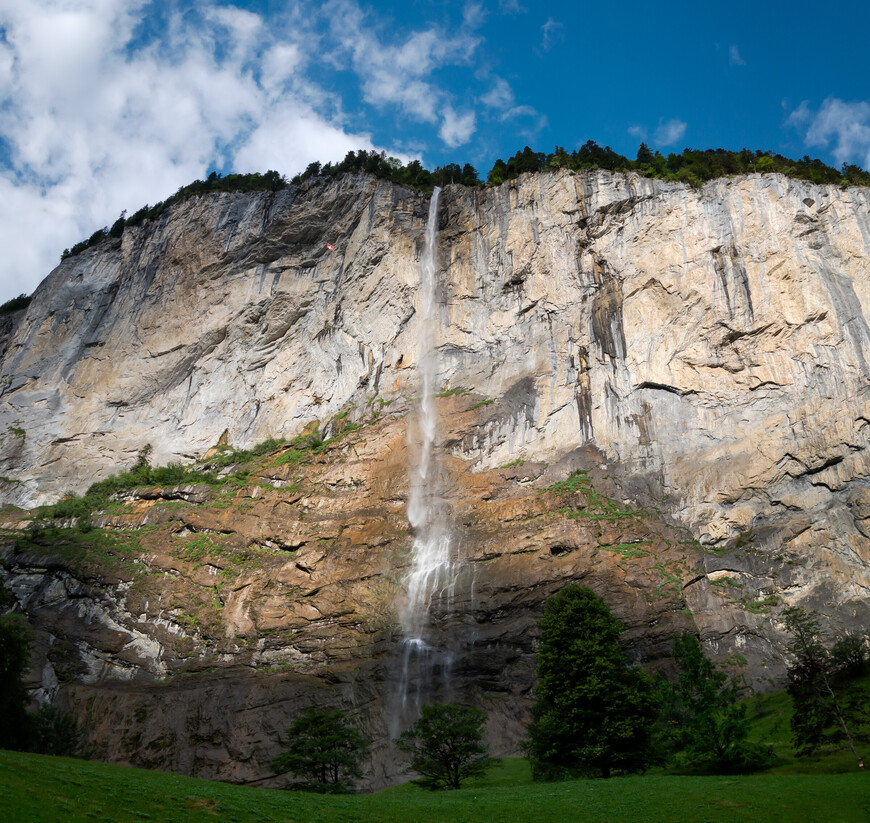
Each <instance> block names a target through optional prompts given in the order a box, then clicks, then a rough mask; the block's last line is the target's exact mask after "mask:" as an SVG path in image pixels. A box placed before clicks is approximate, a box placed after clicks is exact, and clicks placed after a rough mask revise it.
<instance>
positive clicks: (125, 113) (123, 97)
mask: <svg viewBox="0 0 870 823" xmlns="http://www.w3.org/2000/svg"><path fill="white" fill-rule="evenodd" d="M148 6H149V4H148V3H147V2H146V0H79V2H76V3H58V2H56V0H30V1H29V2H28V3H20V2H11V0H0V29H2V31H3V32H4V34H5V38H3V39H0V141H2V142H0V146H2V149H3V151H2V152H0V244H2V247H3V248H4V249H7V250H13V249H14V253H13V252H11V251H8V252H7V254H5V255H4V258H3V259H2V260H0V296H2V295H5V296H11V295H13V294H17V293H19V292H30V291H32V289H33V288H34V287H35V285H36V284H37V283H38V282H39V281H40V280H41V279H42V277H44V276H45V275H46V274H47V273H48V271H50V269H51V268H52V267H53V266H54V265H55V264H56V263H57V259H58V254H59V252H60V250H61V249H62V248H63V247H64V246H71V245H72V244H73V243H75V242H77V241H78V240H80V239H82V238H83V237H86V236H88V235H90V234H91V232H93V230H94V229H95V228H97V227H98V226H100V225H103V224H105V223H110V222H112V221H113V220H114V219H115V217H117V215H118V214H119V213H120V212H121V210H122V209H125V208H130V209H134V208H138V207H139V206H141V205H144V204H145V203H154V202H156V201H157V200H160V199H162V198H164V197H166V196H167V195H168V194H170V193H171V192H173V191H174V190H175V189H177V188H178V187H179V186H180V185H183V184H185V183H188V182H190V181H191V180H193V179H195V178H197V177H202V176H204V174H205V173H206V172H207V171H208V169H209V168H215V167H217V168H220V167H223V166H225V165H228V166H231V167H233V168H238V169H240V170H245V171H248V170H251V171H255V170H256V171H265V170H266V169H267V168H276V169H278V170H279V171H281V172H285V173H288V174H293V173H295V172H296V171H299V170H300V169H302V168H304V167H305V166H306V165H307V164H308V163H310V162H311V161H313V160H332V159H340V158H341V157H343V156H344V154H345V153H346V152H347V151H349V150H351V149H356V148H360V147H364V148H374V147H373V145H372V140H371V137H370V135H369V134H367V133H365V132H355V131H353V130H352V129H349V128H347V124H346V123H345V122H344V120H343V118H342V116H341V112H340V110H339V109H340V107H339V106H336V105H334V104H331V103H325V104H324V103H322V102H321V101H323V100H324V99H326V100H328V99H329V95H325V94H324V93H323V92H322V90H321V89H320V88H319V87H318V86H317V84H316V83H315V82H313V81H312V80H311V79H310V77H309V76H307V73H308V72H307V70H308V68H309V67H308V66H306V58H305V55H306V54H308V53H310V47H311V44H312V42H313V41H314V40H315V39H316V34H315V33H313V32H312V31H311V30H310V29H307V28H306V26H305V21H304V20H303V19H300V18H298V17H297V19H293V20H292V21H290V22H292V25H290V26H288V27H287V29H286V30H284V31H281V30H277V31H276V30H275V29H274V28H273V27H272V26H266V25H265V24H264V20H263V18H262V17H260V16H259V15H257V14H254V13H252V12H250V11H246V10H244V9H240V8H235V7H231V6H225V5H217V4H215V5H210V4H199V5H198V6H197V7H196V11H195V12H192V11H191V10H190V9H188V10H187V11H186V12H185V13H182V12H181V11H178V10H175V11H173V8H174V7H170V8H169V10H168V11H167V14H168V25H167V26H166V27H165V30H162V31H161V36H160V38H159V39H157V38H153V37H152V38H150V39H149V38H148V37H147V35H144V36H143V34H142V23H143V20H144V17H143V15H145V13H146V12H148V11H149V9H148V8H147V7H148ZM306 47H307V48H306ZM426 48H427V49H428V50H429V52H430V53H433V54H434V53H437V51H438V49H437V48H436V47H435V46H431V47H430V46H427V47H426ZM405 59H406V60H408V61H411V60H413V56H412V55H410V54H406V55H405ZM459 120H460V121H461V118H459ZM464 127H465V128H466V129H467V124H466V125H465V126H464ZM462 128H463V124H462V122H457V123H456V124H454V125H453V127H452V128H451V129H450V130H449V136H450V139H451V140H456V139H458V137H459V136H460V135H461V133H462ZM23 238H24V239H26V242H22V239H23ZM2 299H5V297H3V298H2Z"/></svg>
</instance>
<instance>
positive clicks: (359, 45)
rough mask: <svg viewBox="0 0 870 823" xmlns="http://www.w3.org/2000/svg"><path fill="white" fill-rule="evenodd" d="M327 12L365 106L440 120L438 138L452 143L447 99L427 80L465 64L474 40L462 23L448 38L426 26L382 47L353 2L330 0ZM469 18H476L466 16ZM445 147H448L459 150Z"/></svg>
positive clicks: (476, 16) (467, 27)
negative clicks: (440, 70)
mask: <svg viewBox="0 0 870 823" xmlns="http://www.w3.org/2000/svg"><path fill="white" fill-rule="evenodd" d="M469 8H471V9H473V8H474V6H471V7H466V11H467V10H468V9H469ZM327 13H328V15H329V17H330V20H331V30H332V33H333V35H334V36H335V38H336V40H337V41H338V43H339V44H340V46H341V47H342V48H343V49H344V51H345V52H346V53H347V54H348V55H349V56H350V60H351V63H352V64H353V67H354V70H355V71H356V73H357V75H358V76H359V78H360V81H361V83H362V90H363V97H364V99H365V100H366V101H367V102H369V103H372V104H373V105H375V106H388V105H394V106H398V107H399V109H400V110H401V111H402V112H403V113H404V114H406V115H408V116H410V117H411V118H413V119H414V120H416V121H419V122H423V123H437V122H438V121H439V120H441V121H442V126H441V129H440V130H439V133H442V134H448V135H451V139H454V137H455V134H456V132H455V125H456V124H455V122H454V120H451V121H450V122H448V113H447V112H448V111H449V100H448V97H447V95H446V94H445V92H444V91H442V90H441V89H440V88H439V87H438V86H437V85H435V84H434V83H433V82H431V80H430V77H431V76H432V74H433V72H434V71H435V70H436V69H438V68H440V67H442V66H448V65H465V64H468V63H469V62H470V61H471V57H472V54H473V53H474V50H475V49H476V47H477V45H478V43H479V42H480V40H479V38H478V37H476V36H475V35H474V34H473V33H472V31H471V28H470V27H469V26H468V25H467V24H465V23H464V24H463V25H462V26H461V27H460V28H459V29H458V30H456V31H455V32H453V33H452V34H450V35H448V34H447V33H446V32H444V31H442V30H441V29H439V28H437V27H430V28H427V29H423V30H422V31H415V32H411V33H410V34H409V35H408V36H407V37H406V38H405V39H404V40H399V41H398V42H396V43H386V42H384V41H383V38H382V37H381V36H380V34H379V32H378V30H377V28H376V27H375V26H374V25H369V24H368V22H367V17H366V14H365V13H364V12H363V10H362V9H361V8H360V6H359V5H358V3H357V2H356V1H355V0H333V2H331V3H330V4H329V5H328V7H327ZM471 17H472V18H478V17H479V15H477V14H475V13H474V12H472V13H471ZM472 22H476V20H475V19H473V20H472ZM450 116H451V117H454V116H453V115H450ZM465 121H466V122H471V124H472V125H473V122H474V121H473V118H472V119H471V121H468V118H467V116H466V117H465ZM442 139H443V138H442ZM445 142H447V143H448V145H450V146H454V145H459V144H458V143H450V142H448V141H447V140H445ZM463 142H464V141H463Z"/></svg>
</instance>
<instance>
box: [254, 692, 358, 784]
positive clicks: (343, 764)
mask: <svg viewBox="0 0 870 823" xmlns="http://www.w3.org/2000/svg"><path fill="white" fill-rule="evenodd" d="M287 736H288V738H289V743H288V745H287V748H286V749H285V750H284V751H283V752H282V753H281V754H279V755H278V756H277V757H276V758H275V759H274V760H273V761H272V762H271V764H270V768H271V769H272V771H273V772H274V773H275V774H285V773H287V772H289V773H291V774H294V775H296V776H297V777H300V778H302V780H301V781H299V782H296V783H294V784H292V786H291V788H294V789H304V790H307V791H315V792H324V793H327V792H329V793H339V792H346V791H348V789H349V788H350V787H351V786H352V784H353V782H354V780H355V779H356V778H358V777H361V776H362V771H361V768H360V761H361V760H362V759H363V758H364V757H365V756H366V755H367V754H368V750H369V746H370V743H369V741H368V740H367V739H366V738H365V737H363V736H362V735H361V734H360V733H359V732H358V731H357V730H356V729H355V728H354V727H353V726H352V725H351V724H350V722H349V721H348V719H347V717H346V715H345V713H344V712H343V711H341V710H340V709H325V710H324V709H314V708H307V709H305V710H304V711H303V712H302V714H300V715H299V717H297V718H296V720H294V721H293V723H292V724H291V725H290V727H289V728H288V729H287Z"/></svg>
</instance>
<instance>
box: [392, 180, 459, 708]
mask: <svg viewBox="0 0 870 823" xmlns="http://www.w3.org/2000/svg"><path fill="white" fill-rule="evenodd" d="M440 193H441V190H440V189H438V188H436V189H435V190H434V191H433V192H432V199H431V201H430V203H429V219H428V222H427V224H426V237H425V242H426V245H425V248H424V250H423V254H422V256H421V259H420V317H419V322H418V330H419V345H420V357H419V361H418V363H419V365H418V369H419V372H420V379H421V384H422V385H421V397H420V406H419V413H418V425H417V436H416V437H413V436H411V433H410V432H409V440H410V442H409V463H410V465H409V472H410V496H409V500H408V520H409V521H410V523H411V528H412V530H413V534H414V544H413V546H412V548H411V568H410V570H409V571H408V574H407V576H406V577H405V581H404V582H405V589H406V598H405V601H404V603H403V605H402V607H401V609H400V611H399V621H400V626H401V630H402V638H403V639H402V646H403V648H402V656H403V659H402V674H401V679H400V683H399V697H400V701H401V707H402V709H405V708H406V707H407V706H408V705H409V703H413V704H415V705H419V704H420V702H421V697H422V692H423V691H424V690H426V691H429V690H432V689H434V688H437V687H438V686H439V685H440V686H445V685H447V686H448V687H449V676H450V663H451V656H450V653H449V651H448V650H446V649H443V648H438V646H437V645H436V643H435V642H434V640H433V638H432V636H431V635H432V626H431V617H432V612H433V609H437V610H438V611H439V612H445V611H449V610H450V607H451V603H452V600H453V590H454V587H455V583H456V572H457V558H456V552H455V550H454V547H453V545H452V542H451V536H450V524H449V521H448V519H447V517H446V516H445V506H444V504H443V501H442V497H441V491H442V490H441V488H440V482H439V466H438V460H437V455H436V452H435V442H436V437H437V433H438V409H437V406H436V403H435V399H436V397H435V395H436V388H437V383H436V381H437V378H438V358H437V350H436V346H437V337H438V300H437V280H438V195H439V194H440ZM439 681H440V682H439Z"/></svg>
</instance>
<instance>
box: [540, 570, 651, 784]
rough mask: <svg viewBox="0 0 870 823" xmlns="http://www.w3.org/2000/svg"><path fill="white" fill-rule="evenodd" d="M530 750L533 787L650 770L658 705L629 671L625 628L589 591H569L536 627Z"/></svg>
mask: <svg viewBox="0 0 870 823" xmlns="http://www.w3.org/2000/svg"><path fill="white" fill-rule="evenodd" d="M540 627H541V644H540V647H539V649H538V671H537V674H538V679H537V683H536V685H535V695H536V701H535V705H534V707H533V708H532V722H531V724H530V725H529V729H528V733H529V738H528V741H527V751H528V754H529V760H530V762H531V767H532V776H533V777H534V778H535V779H536V780H541V779H544V780H550V779H561V778H569V777H581V776H582V777H610V776H611V774H614V773H630V772H640V771H644V770H645V769H646V768H647V766H649V765H650V763H651V760H652V757H653V754H652V739H651V738H652V730H653V725H654V722H655V714H656V698H655V693H654V688H653V684H652V681H651V680H650V678H649V677H648V676H647V675H646V674H645V673H644V672H643V671H642V670H640V669H638V668H633V667H630V666H629V665H628V662H627V660H626V657H625V654H624V653H623V651H622V648H621V647H620V644H619V638H620V636H621V634H622V631H623V627H622V623H620V621H619V620H618V619H617V618H616V617H614V616H613V615H612V614H611V613H610V609H609V608H608V606H607V604H606V603H605V602H604V600H603V599H602V598H601V597H599V596H598V595H597V594H595V593H594V592H593V591H592V590H591V589H588V588H585V587H583V588H581V587H580V586H577V585H574V584H572V585H569V586H566V587H565V588H564V589H562V590H561V591H560V592H559V593H558V594H555V595H553V597H551V598H549V599H548V600H547V603H546V605H545V607H544V616H543V618H542V619H541V622H540Z"/></svg>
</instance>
